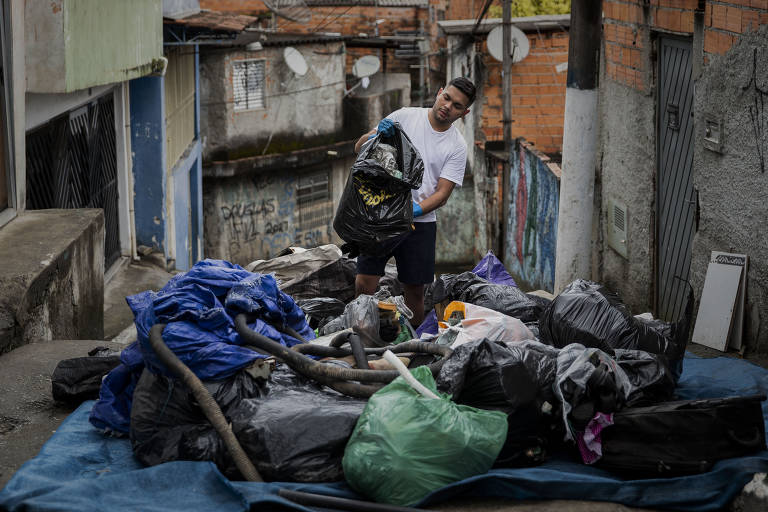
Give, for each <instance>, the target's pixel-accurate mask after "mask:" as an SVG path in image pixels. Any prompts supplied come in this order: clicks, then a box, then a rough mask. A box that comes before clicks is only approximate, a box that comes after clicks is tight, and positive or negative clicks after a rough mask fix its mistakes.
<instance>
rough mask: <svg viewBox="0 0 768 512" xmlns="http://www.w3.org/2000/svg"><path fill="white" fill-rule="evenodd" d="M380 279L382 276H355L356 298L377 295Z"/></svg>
mask: <svg viewBox="0 0 768 512" xmlns="http://www.w3.org/2000/svg"><path fill="white" fill-rule="evenodd" d="M379 279H381V277H380V276H374V275H370V274H357V275H356V276H355V297H357V296H358V295H360V294H361V293H364V294H365V295H373V294H374V293H376V288H377V287H378V286H379ZM422 309H423V305H422Z"/></svg>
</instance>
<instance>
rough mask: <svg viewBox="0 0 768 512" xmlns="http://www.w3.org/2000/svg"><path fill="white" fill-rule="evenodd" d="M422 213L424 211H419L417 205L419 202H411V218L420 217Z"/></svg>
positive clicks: (419, 208)
mask: <svg viewBox="0 0 768 512" xmlns="http://www.w3.org/2000/svg"><path fill="white" fill-rule="evenodd" d="M422 215H424V212H423V211H421V206H419V203H417V202H416V201H414V202H413V218H416V217H421V216H422Z"/></svg>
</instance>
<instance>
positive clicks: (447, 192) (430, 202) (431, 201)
mask: <svg viewBox="0 0 768 512" xmlns="http://www.w3.org/2000/svg"><path fill="white" fill-rule="evenodd" d="M455 186H456V184H455V183H454V182H452V181H451V180H447V179H445V178H440V179H439V180H438V181H437V190H435V193H434V194H432V195H431V196H429V197H427V198H426V199H424V200H422V201H421V202H420V203H419V206H421V211H422V213H429V212H431V211H432V210H437V209H438V208H440V207H441V206H444V205H445V203H447V202H448V198H449V197H451V193H452V192H453V188H454V187H455Z"/></svg>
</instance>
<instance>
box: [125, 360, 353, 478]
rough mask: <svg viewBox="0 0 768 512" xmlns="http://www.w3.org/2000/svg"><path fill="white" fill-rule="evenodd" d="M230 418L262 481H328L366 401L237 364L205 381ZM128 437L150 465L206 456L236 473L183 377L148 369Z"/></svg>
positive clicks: (283, 371)
mask: <svg viewBox="0 0 768 512" xmlns="http://www.w3.org/2000/svg"><path fill="white" fill-rule="evenodd" d="M204 384H205V386H206V387H207V388H208V390H209V391H210V392H211V394H212V395H213V397H214V399H215V400H216V402H217V403H218V404H219V406H220V407H221V410H222V412H223V413H224V415H225V417H226V418H227V419H228V421H230V422H231V424H232V430H233V432H234V434H235V436H236V437H237V438H238V440H239V441H240V444H241V445H242V447H243V449H244V450H245V452H246V453H247V454H248V456H249V458H250V459H251V461H253V463H254V464H255V466H256V468H257V469H258V471H259V473H260V474H261V476H262V477H263V478H264V479H266V480H280V481H299V482H328V481H334V480H339V479H341V478H342V477H343V474H342V468H341V459H342V456H343V455H344V447H345V446H346V443H347V440H348V439H349V436H351V435H352V430H353V429H354V427H355V424H356V423H357V418H358V417H359V416H360V414H361V413H362V411H363V408H364V407H365V402H364V401H361V400H356V399H352V398H348V397H346V396H344V395H341V394H339V393H336V392H335V391H332V390H329V389H328V388H322V387H320V386H319V385H317V384H315V383H313V382H311V381H308V380H306V379H304V378H303V377H300V376H298V375H296V374H294V373H293V372H292V371H291V370H290V369H287V368H279V369H277V370H276V371H275V372H273V373H272V375H271V376H270V378H269V381H268V382H265V381H264V380H263V379H254V378H253V377H251V376H250V375H249V374H248V372H247V371H245V370H241V371H240V372H238V373H237V374H235V376H233V377H232V378H230V379H227V380H224V381H221V382H204ZM130 438H131V443H132V446H133V451H134V453H135V454H136V456H137V458H138V459H139V460H140V461H141V462H142V463H144V464H146V465H149V466H154V465H157V464H161V463H163V462H169V461H173V460H210V461H213V462H214V463H215V464H216V465H217V466H218V468H219V469H220V470H221V472H222V473H223V474H224V475H225V476H227V477H228V478H231V479H241V476H240V474H239V472H238V471H237V469H236V468H235V465H234V462H233V461H232V459H231V458H230V456H229V453H228V451H227V450H226V448H225V446H224V443H223V441H222V440H221V437H220V436H219V435H218V434H217V433H216V431H215V430H214V428H213V427H212V426H211V425H210V423H209V422H208V420H207V419H206V418H205V416H204V415H203V413H202V410H201V409H200V408H199V407H198V406H197V404H196V402H195V400H194V397H193V396H192V393H191V391H190V390H189V389H188V388H187V387H186V386H184V384H183V383H182V382H181V381H177V380H175V379H170V378H167V377H162V376H156V375H153V374H151V373H149V372H147V371H144V373H143V374H142V376H141V379H140V380H139V384H138V385H137V386H136V390H135V392H134V395H133V408H132V410H131V433H130Z"/></svg>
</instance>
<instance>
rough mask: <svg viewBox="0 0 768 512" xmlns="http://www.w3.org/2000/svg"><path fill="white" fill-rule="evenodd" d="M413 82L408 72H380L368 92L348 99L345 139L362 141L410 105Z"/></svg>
mask: <svg viewBox="0 0 768 512" xmlns="http://www.w3.org/2000/svg"><path fill="white" fill-rule="evenodd" d="M410 102H411V82H410V77H409V76H408V75H406V74H405V73H381V72H379V73H376V74H375V75H373V76H372V77H371V83H370V85H369V86H368V88H367V89H363V88H362V87H358V88H357V89H355V90H354V91H353V92H352V93H351V94H350V95H348V96H347V97H345V98H344V103H343V105H344V127H343V133H344V137H345V138H348V139H353V138H355V139H356V138H358V137H360V136H361V135H362V134H363V133H366V132H368V131H370V129H371V128H373V127H375V126H376V125H377V124H378V123H379V121H380V120H381V119H382V118H384V117H386V116H388V115H389V114H390V113H392V112H394V111H395V110H397V109H399V108H401V107H408V106H410Z"/></svg>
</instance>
